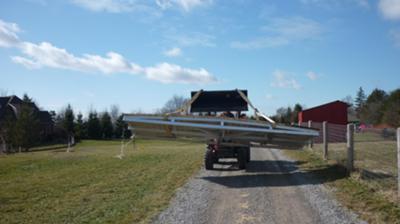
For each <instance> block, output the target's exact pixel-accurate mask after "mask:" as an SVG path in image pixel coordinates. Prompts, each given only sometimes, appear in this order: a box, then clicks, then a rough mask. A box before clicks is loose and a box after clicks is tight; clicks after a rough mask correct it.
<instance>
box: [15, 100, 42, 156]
mask: <svg viewBox="0 0 400 224" xmlns="http://www.w3.org/2000/svg"><path fill="white" fill-rule="evenodd" d="M39 125H40V124H39V120H38V116H37V114H36V112H35V111H34V110H33V109H32V108H31V107H29V106H28V105H26V104H23V105H22V106H21V108H20V111H19V114H18V119H17V121H16V122H15V126H14V128H13V130H12V142H13V145H14V146H16V147H18V148H19V147H21V148H22V149H23V150H24V151H28V150H29V148H31V147H32V146H34V145H35V143H36V142H37V141H38V139H39V128H40V126H39Z"/></svg>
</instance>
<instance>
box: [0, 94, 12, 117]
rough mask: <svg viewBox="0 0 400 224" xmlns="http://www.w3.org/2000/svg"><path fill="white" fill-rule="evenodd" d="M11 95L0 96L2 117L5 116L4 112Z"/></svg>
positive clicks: (0, 114) (0, 113) (0, 115)
mask: <svg viewBox="0 0 400 224" xmlns="http://www.w3.org/2000/svg"><path fill="white" fill-rule="evenodd" d="M10 98H11V97H9V96H6V97H0V119H2V118H3V116H4V114H5V113H6V108H7V105H8V102H9V101H10Z"/></svg>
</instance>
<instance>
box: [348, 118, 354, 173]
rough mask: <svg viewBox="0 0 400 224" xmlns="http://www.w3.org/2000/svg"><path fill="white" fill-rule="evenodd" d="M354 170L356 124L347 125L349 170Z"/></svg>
mask: <svg viewBox="0 0 400 224" xmlns="http://www.w3.org/2000/svg"><path fill="white" fill-rule="evenodd" d="M353 169H354V124H348V125H347V170H348V171H349V172H352V171H353Z"/></svg>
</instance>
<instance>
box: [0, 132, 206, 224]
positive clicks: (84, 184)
mask: <svg viewBox="0 0 400 224" xmlns="http://www.w3.org/2000/svg"><path fill="white" fill-rule="evenodd" d="M119 150H120V142H118V141H83V142H82V143H79V144H78V145H76V146H75V147H74V151H73V152H70V153H67V152H66V149H65V148H64V149H63V148H59V147H58V149H56V150H48V151H36V152H31V153H20V154H13V155H3V156H0V189H1V190H0V217H1V220H0V222H1V223H147V222H149V221H150V220H151V218H152V217H153V216H154V215H155V214H157V213H158V212H159V211H160V210H161V209H163V208H164V207H165V206H167V204H168V202H169V200H170V199H171V197H172V196H173V195H174V192H175V191H176V189H177V188H178V187H180V186H181V185H183V184H184V183H185V182H186V180H187V179H188V178H189V177H190V176H192V175H193V173H194V172H196V171H197V170H198V169H199V168H200V167H201V163H202V155H203V151H204V146H203V145H201V144H197V143H191V142H167V141H149V140H139V141H137V143H136V148H135V150H134V149H133V146H132V145H129V146H128V147H127V148H126V153H125V154H126V156H125V157H124V158H123V159H122V160H121V159H118V158H116V157H115V156H116V155H117V154H119Z"/></svg>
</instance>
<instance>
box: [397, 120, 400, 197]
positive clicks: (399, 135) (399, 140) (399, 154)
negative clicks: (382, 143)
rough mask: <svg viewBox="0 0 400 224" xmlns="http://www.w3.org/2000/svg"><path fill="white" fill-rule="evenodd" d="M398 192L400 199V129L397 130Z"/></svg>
mask: <svg viewBox="0 0 400 224" xmlns="http://www.w3.org/2000/svg"><path fill="white" fill-rule="evenodd" d="M397 192H398V195H399V199H400V128H397Z"/></svg>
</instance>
